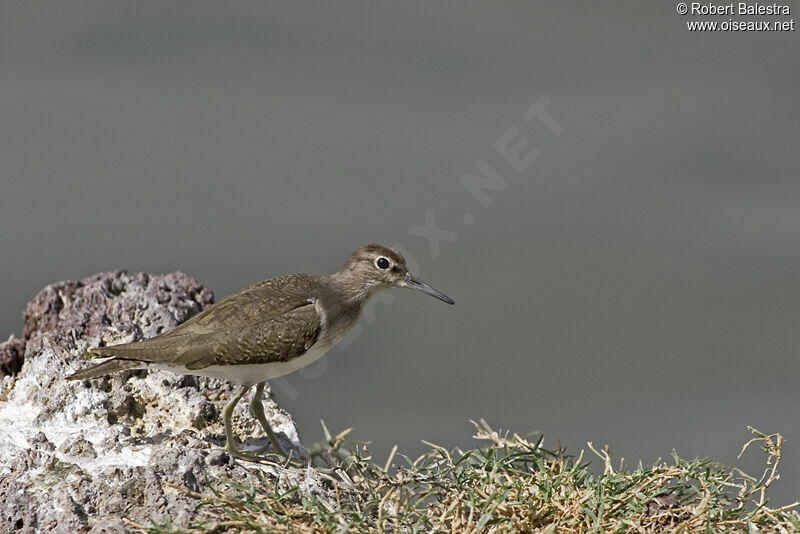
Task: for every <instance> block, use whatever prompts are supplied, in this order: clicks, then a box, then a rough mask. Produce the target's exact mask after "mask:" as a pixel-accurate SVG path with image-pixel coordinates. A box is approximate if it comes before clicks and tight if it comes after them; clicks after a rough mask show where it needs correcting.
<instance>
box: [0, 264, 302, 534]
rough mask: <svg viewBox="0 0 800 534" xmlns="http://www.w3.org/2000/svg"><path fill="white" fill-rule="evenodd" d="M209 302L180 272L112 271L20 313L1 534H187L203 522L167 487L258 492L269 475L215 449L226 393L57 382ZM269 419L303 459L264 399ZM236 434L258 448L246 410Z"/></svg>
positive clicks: (122, 377) (293, 434) (2, 430)
mask: <svg viewBox="0 0 800 534" xmlns="http://www.w3.org/2000/svg"><path fill="white" fill-rule="evenodd" d="M212 298H213V297H212V294H211V292H210V291H209V290H208V289H206V288H204V287H203V286H202V285H200V284H199V283H198V282H197V281H195V280H194V279H192V278H190V277H189V276H187V275H185V274H183V273H181V272H175V273H170V274H165V275H148V274H144V273H127V272H125V271H115V272H107V273H99V274H96V275H93V276H90V277H88V278H85V279H83V280H80V281H67V282H58V283H55V284H52V285H50V286H47V287H46V288H45V289H43V290H42V291H41V292H40V293H39V294H38V295H37V296H36V297H35V298H34V300H33V301H31V302H30V303H29V304H28V306H27V308H26V310H25V313H24V317H25V323H26V326H25V331H24V333H23V338H22V339H19V338H16V337H14V336H12V337H11V338H9V340H8V341H7V342H5V343H2V344H0V368H1V370H0V373H2V374H0V533H5V532H15V533H37V532H55V533H59V532H97V533H99V532H127V531H129V530H130V528H129V525H130V523H126V522H125V521H126V520H130V521H134V522H136V523H138V524H141V525H150V520H151V519H152V520H155V521H159V520H161V519H162V518H165V517H166V516H169V517H170V519H171V520H172V522H173V525H175V526H177V527H181V526H188V525H189V524H191V522H192V521H195V520H197V518H198V514H199V513H202V509H201V510H200V511H198V510H197V501H194V500H191V499H190V498H188V497H186V496H184V495H183V494H181V493H180V492H178V491H175V490H174V489H173V488H171V487H170V486H169V485H170V484H174V485H178V486H181V487H184V488H186V489H188V490H192V491H202V484H203V481H205V480H207V479H209V480H217V479H228V480H234V481H237V482H239V483H242V484H258V483H261V482H263V481H264V480H266V479H273V478H274V477H276V476H277V475H278V471H279V469H278V468H275V467H273V466H268V465H260V464H252V463H242V462H239V461H234V460H233V459H232V458H231V457H230V456H229V455H228V454H227V453H225V452H224V451H222V450H220V447H221V446H222V445H224V443H225V438H224V431H223V425H222V421H221V420H220V413H221V411H222V407H223V406H224V404H225V402H227V400H228V399H229V398H230V396H231V395H232V394H233V393H234V391H235V386H233V385H230V384H228V383H226V382H224V381H218V380H212V379H207V378H200V377H194V376H179V375H175V374H171V373H168V372H163V371H127V372H124V373H117V374H114V375H109V376H107V377H103V378H99V379H95V380H91V381H84V382H71V381H70V382H68V381H66V380H65V377H66V376H69V375H70V374H71V373H73V372H74V371H76V370H78V369H80V368H83V367H85V366H87V365H88V362H86V361H84V360H83V359H82V358H83V354H84V352H85V350H86V349H87V348H89V347H94V346H98V345H100V344H105V345H111V344H115V343H122V342H128V341H138V340H141V339H146V338H149V337H152V336H155V335H157V334H159V333H161V332H164V331H166V330H168V329H170V328H173V327H174V326H176V325H177V324H179V323H181V322H182V321H185V320H186V319H188V318H189V317H191V316H192V315H194V314H196V313H198V312H200V311H201V310H202V309H203V308H204V307H206V306H208V305H209V304H210V303H211V302H212ZM23 355H24V361H23V362H22V363H21V366H20V361H21V359H22V356H23ZM20 367H21V368H20ZM265 409H266V413H267V417H268V418H269V419H270V421H271V422H272V424H273V428H274V429H275V431H276V432H277V433H278V435H279V436H281V437H283V438H285V439H283V443H284V447H286V448H287V449H288V450H292V451H293V452H294V454H297V455H301V456H307V452H306V451H305V449H304V448H303V446H302V445H301V443H300V440H299V438H298V434H297V428H296V427H295V424H294V422H293V421H292V419H291V417H290V416H289V415H288V414H287V413H286V412H284V411H282V410H280V409H279V408H278V407H277V405H276V404H275V402H274V401H273V400H272V399H271V397H270V398H267V400H266V402H265ZM234 427H235V431H236V433H237V435H238V436H239V437H240V438H241V439H245V445H246V446H248V447H256V446H261V445H264V444H266V443H267V442H268V441H267V440H266V438H265V437H264V436H263V432H262V430H261V428H260V427H259V425H258V423H257V422H256V421H255V420H254V419H253V418H252V417H251V416H250V414H249V413H248V403H246V402H241V403H239V405H238V406H237V410H236V412H235V413H234ZM281 476H282V477H283V478H285V479H286V480H287V481H288V482H291V479H292V478H293V477H297V476H300V475H297V474H292V473H291V472H288V473H287V472H283V471H281ZM309 477H311V478H309ZM313 479H314V477H313V476H312V475H311V471H309V472H308V473H306V474H305V475H303V481H304V483H307V482H308V480H311V482H312V484H313Z"/></svg>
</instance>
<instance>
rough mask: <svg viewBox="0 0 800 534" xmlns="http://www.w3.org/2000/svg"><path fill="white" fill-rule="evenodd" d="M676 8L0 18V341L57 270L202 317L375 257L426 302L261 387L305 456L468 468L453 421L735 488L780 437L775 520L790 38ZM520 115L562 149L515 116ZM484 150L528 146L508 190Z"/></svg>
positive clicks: (10, 12) (386, 316) (786, 251)
mask: <svg viewBox="0 0 800 534" xmlns="http://www.w3.org/2000/svg"><path fill="white" fill-rule="evenodd" d="M675 8H676V4H675V3H671V2H656V3H642V2H635V1H630V2H617V3H614V5H613V6H610V5H605V3H604V4H603V5H601V4H600V3H592V4H589V3H577V2H558V1H552V2H535V3H534V2H502V3H498V2H467V1H459V2H435V3H430V2H418V3H417V2H415V3H411V2H404V3H384V2H337V3H335V4H333V3H328V2H316V3H311V2H304V3H302V5H301V4H300V3H295V2H282V3H281V2H270V3H261V2H237V1H232V2H226V3H224V4H220V3H216V2H199V1H192V2H172V3H169V5H165V4H164V3H163V2H135V3H130V2H105V1H104V2H80V3H76V2H59V3H49V4H47V5H46V6H44V5H42V4H35V3H30V2H22V1H20V2H16V1H6V2H4V3H3V7H2V8H0V10H1V11H2V16H0V250H2V257H3V259H2V261H0V278H1V279H2V280H3V282H2V284H0V291H1V292H2V293H1V296H2V306H1V307H0V333H2V336H3V337H5V336H6V335H8V334H10V333H11V332H17V333H18V334H19V333H21V330H22V320H21V310H22V309H23V308H24V306H25V304H26V303H27V302H28V300H30V299H31V298H32V297H33V296H34V295H35V294H36V293H37V292H38V291H39V290H40V289H41V288H42V287H43V286H45V285H47V284H49V283H51V282H53V281H56V280H62V279H75V278H81V277H84V276H87V275H89V274H92V273H94V272H97V271H104V270H111V269H118V268H124V269H128V270H133V271H135V270H142V271H147V272H169V271H173V270H183V271H185V272H186V273H188V274H190V275H192V276H194V277H196V278H197V279H198V280H199V281H201V282H202V283H204V284H206V285H207V286H208V287H210V288H211V289H213V291H214V292H215V294H216V296H217V298H218V299H219V298H221V297H223V296H225V295H227V294H229V293H231V292H233V291H236V290H238V289H240V288H241V287H244V286H246V285H248V284H250V283H252V282H255V281H258V280H261V279H265V278H269V277H273V276H278V275H281V274H285V273H291V272H310V273H328V272H333V271H335V270H337V269H338V268H339V267H340V266H341V265H342V264H343V263H344V261H345V259H346V258H347V256H348V255H349V253H350V252H351V251H352V250H353V249H355V248H356V247H358V246H359V245H361V244H363V243H366V242H370V241H378V242H381V243H385V244H389V245H392V244H398V245H400V246H402V247H403V248H404V250H406V251H407V252H408V253H409V254H410V255H411V256H413V258H414V259H415V263H417V264H418V265H419V272H420V274H421V276H422V278H423V279H425V280H426V281H428V282H429V283H431V284H432V285H434V286H435V287H437V288H439V289H441V290H442V291H444V292H445V293H447V294H449V295H451V296H452V297H453V298H454V299H455V300H456V306H454V307H450V306H446V305H444V304H442V303H441V302H438V301H436V300H434V299H431V298H429V297H426V296H424V295H420V294H415V293H412V292H410V291H405V292H404V291H395V292H393V293H392V294H391V301H392V302H391V303H389V302H387V301H386V300H381V301H378V302H377V303H376V305H375V306H374V307H373V308H372V311H371V313H370V314H369V316H368V317H367V318H366V319H365V320H364V321H362V329H361V330H360V331H359V332H357V334H356V335H354V336H351V337H350V338H348V339H347V340H346V343H345V344H344V346H343V348H340V349H339V348H337V349H334V350H333V351H331V353H330V354H329V355H328V356H327V357H326V358H325V359H324V360H322V361H321V363H319V364H317V365H315V366H314V367H312V368H309V369H308V370H307V371H305V372H304V373H303V374H295V375H292V376H290V377H287V378H286V379H283V380H280V381H276V383H274V384H273V390H274V391H275V394H276V395H277V397H278V400H279V402H280V403H281V404H282V406H283V407H284V408H286V409H287V410H289V411H290V412H291V413H292V414H293V415H294V417H295V418H296V420H297V421H298V423H299V426H300V430H301V432H302V434H303V436H304V438H305V440H306V441H307V442H308V443H313V442H314V441H317V440H319V439H321V438H322V430H321V428H320V425H319V420H320V419H324V420H325V422H326V424H327V425H328V427H329V428H330V429H331V431H332V432H338V431H340V430H342V429H344V428H347V427H350V426H353V427H355V432H354V434H352V435H353V436H355V437H356V438H359V439H363V440H368V441H371V442H372V445H371V447H372V450H373V451H374V454H375V457H376V459H378V460H379V461H381V462H382V461H383V460H384V459H385V458H386V456H387V455H388V453H389V450H390V449H391V447H392V445H394V444H398V445H399V446H400V450H401V452H405V453H407V454H409V455H413V454H415V453H418V452H420V451H422V450H423V449H424V448H425V446H424V445H422V444H421V443H420V439H426V440H429V441H432V442H435V443H438V444H441V445H446V446H461V447H469V446H472V445H474V442H473V441H472V440H471V435H472V427H471V425H470V424H469V422H468V421H469V419H475V418H479V417H484V418H486V419H487V421H489V422H490V424H492V425H493V426H494V427H495V428H503V429H512V430H514V431H517V432H520V433H524V432H528V431H541V432H543V433H544V434H545V436H546V444H547V443H549V444H550V445H551V446H555V443H556V440H557V439H560V440H561V441H562V443H564V444H565V445H566V446H567V447H568V450H569V451H571V452H578V451H579V450H580V449H582V448H585V447H586V442H587V441H592V442H593V443H594V445H595V446H597V447H600V446H602V445H603V444H609V445H610V447H611V450H612V452H613V454H614V456H615V457H616V458H617V459H618V458H619V457H620V456H622V457H624V458H625V459H626V462H630V463H635V462H637V461H638V460H640V459H641V460H643V461H645V462H652V461H654V460H656V459H657V458H658V457H665V458H666V457H668V455H669V454H670V452H671V451H672V449H673V448H675V449H677V451H678V452H679V453H680V454H682V455H684V456H689V457H693V456H695V455H700V456H711V457H714V458H716V459H719V460H721V461H723V462H727V463H729V464H731V465H736V466H740V467H742V468H744V469H745V470H747V471H750V472H753V473H754V474H760V471H759V470H760V469H761V461H762V457H761V456H760V454H759V453H758V452H757V450H755V449H753V450H752V451H749V452H748V453H747V454H746V455H745V457H744V458H743V460H741V461H737V459H736V455H737V454H738V452H739V450H740V448H741V445H742V444H743V443H744V442H745V441H747V440H748V439H749V437H750V435H749V433H748V430H747V425H752V426H754V427H756V428H758V429H760V430H762V431H765V432H781V433H782V434H783V435H784V436H785V437H786V438H787V440H788V441H787V445H786V448H785V451H784V456H785V459H784V461H783V463H782V469H781V472H782V473H783V478H782V479H781V480H780V481H778V482H777V483H776V484H775V486H774V489H775V493H774V495H775V496H776V498H777V499H778V502H774V504H786V503H788V502H790V501H791V500H794V499H796V498H797V497H798V496H800V425H798V423H800V393H799V392H798V376H799V372H800V358H798V348H799V345H800V343H799V342H800V334H799V333H798V332H799V329H798V317H799V316H800V284H798V273H799V272H800V180H798V171H797V169H798V167H800V151H799V150H798V146H800V121H799V120H798V119H800V99H798V94H800V69H798V61H797V58H798V52H800V46H798V35H797V32H787V33H752V32H735V33H722V32H718V33H690V32H688V31H687V29H686V21H687V20H690V19H692V18H694V19H698V20H718V21H722V20H727V18H728V17H705V18H704V17H689V16H686V17H682V16H680V15H678V14H677V13H676V10H675ZM734 18H739V17H734ZM773 18H779V19H780V20H788V19H789V18H791V17H773ZM742 19H746V17H742ZM542 99H544V100H542ZM537 102H539V103H540V104H541V105H544V104H545V103H546V106H545V109H546V110H547V112H548V114H549V115H550V116H551V118H552V120H553V121H555V122H556V123H557V124H558V126H560V127H561V129H562V130H561V135H558V136H556V135H554V134H553V129H552V128H548V127H547V125H546V124H545V123H543V122H542V121H540V120H538V119H534V120H532V121H530V122H526V121H525V120H524V118H523V114H524V112H525V111H526V110H527V109H529V108H530V107H531V106H532V105H534V104H535V103H537ZM550 126H553V124H552V122H551V123H550ZM511 128H516V132H518V133H517V134H514V130H511V132H512V135H516V137H513V139H512V142H510V143H506V144H513V143H514V142H516V141H519V139H520V138H524V139H525V140H527V142H528V146H527V148H525V150H524V151H523V152H524V153H527V151H528V150H530V149H531V147H533V146H535V147H536V148H537V149H538V150H539V151H540V153H541V154H540V156H539V157H538V158H537V159H536V160H535V161H533V162H532V163H531V164H530V165H528V166H527V167H526V168H525V169H524V170H523V172H517V171H516V170H514V169H513V167H512V166H510V165H509V163H508V162H507V161H506V160H505V159H503V157H501V156H500V155H499V153H498V151H497V150H496V149H495V147H494V145H495V143H496V142H497V141H498V139H500V138H501V137H502V136H503V135H504V134H506V133H507V132H509V130H510V129H511ZM478 160H485V162H486V163H487V164H488V165H490V166H491V167H492V169H494V170H495V171H496V172H497V173H498V174H499V175H500V176H501V177H502V178H503V180H505V182H506V187H505V189H504V190H491V189H487V190H485V195H486V196H487V198H488V200H489V201H490V203H489V205H488V206H484V205H483V204H482V203H481V202H479V201H478V199H477V198H476V196H475V195H474V194H472V193H471V192H470V191H469V190H468V189H467V188H465V187H464V186H463V185H462V183H461V177H462V176H463V175H479V171H478V168H477V167H476V164H477V162H478ZM500 189H502V188H500ZM479 196H480V195H479ZM484 200H486V198H484ZM426 214H427V215H428V221H427V226H426ZM467 222H469V223H471V224H467ZM415 227H416V228H415ZM431 228H434V229H435V230H431ZM442 232H444V233H442ZM429 235H435V236H436V239H434V240H431V239H428V238H427V237H426V236H429Z"/></svg>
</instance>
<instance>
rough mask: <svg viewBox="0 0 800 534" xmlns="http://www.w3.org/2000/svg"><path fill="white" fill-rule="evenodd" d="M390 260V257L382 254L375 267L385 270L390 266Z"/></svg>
mask: <svg viewBox="0 0 800 534" xmlns="http://www.w3.org/2000/svg"><path fill="white" fill-rule="evenodd" d="M389 265H391V264H390V262H389V260H388V259H386V258H384V257H383V256H380V257H379V258H378V259H376V260H375V267H377V268H378V269H381V270H384V269H388V268H389Z"/></svg>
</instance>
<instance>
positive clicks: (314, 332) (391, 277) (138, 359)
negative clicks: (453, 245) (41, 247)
mask: <svg viewBox="0 0 800 534" xmlns="http://www.w3.org/2000/svg"><path fill="white" fill-rule="evenodd" d="M389 288H407V289H414V290H418V291H421V292H423V293H426V294H428V295H431V296H433V297H435V298H437V299H439V300H441V301H444V302H446V303H447V304H455V302H454V301H453V299H451V298H450V297H448V296H447V295H445V294H444V293H442V292H441V291H439V290H437V289H434V288H433V287H431V286H430V285H428V284H426V283H425V282H423V281H422V280H420V279H419V278H418V277H417V276H415V275H413V274H411V273H410V272H409V270H408V266H407V264H406V260H405V258H404V257H403V255H402V254H400V253H399V252H398V251H396V250H394V249H392V248H390V247H386V246H383V245H379V244H377V243H369V244H366V245H363V246H361V247H359V248H358V249H357V250H356V251H355V252H353V253H352V254H351V255H350V257H349V258H348V259H347V262H346V263H345V265H344V267H342V268H341V269H340V270H339V271H337V272H335V273H333V274H330V275H309V274H291V275H286V276H281V277H278V278H271V279H269V280H264V281H262V282H258V283H255V284H253V285H250V286H248V287H246V288H244V289H242V290H240V291H238V292H236V293H234V294H232V295H230V296H228V297H226V298H224V299H222V300H220V301H219V302H217V303H215V304H212V305H211V306H209V307H208V308H206V309H205V310H203V311H202V312H201V313H199V314H197V315H195V316H193V317H191V318H189V319H188V320H187V321H185V322H183V323H181V324H180V325H178V326H177V327H175V328H174V329H172V330H170V331H167V332H165V333H162V334H160V335H158V336H155V337H153V338H150V339H147V340H143V341H138V342H132V343H123V344H119V345H111V346H104V347H97V348H92V349H89V350H88V351H87V353H88V356H89V357H90V358H105V361H103V362H102V363H99V364H96V365H94V366H93V367H89V368H87V369H83V370H79V371H77V372H76V373H74V374H72V375H71V376H69V377H68V380H88V379H92V378H97V377H101V376H104V375H107V374H110V373H114V372H118V371H125V370H132V369H159V370H166V371H171V372H173V373H177V374H183V375H186V374H190V375H198V376H206V377H211V378H220V379H224V380H228V381H230V382H233V383H235V384H237V385H238V386H239V388H238V390H237V392H236V394H235V395H234V396H233V397H232V398H231V399H230V401H229V402H228V403H227V404H226V405H225V407H224V409H223V411H222V416H223V422H224V424H225V437H226V445H225V449H226V450H227V452H228V453H229V454H231V455H232V456H234V457H236V458H239V459H241V460H250V461H258V460H259V456H258V453H261V452H264V451H265V450H266V448H264V449H261V450H259V451H256V453H252V452H250V451H245V450H242V449H240V448H239V447H238V446H237V445H236V439H235V436H234V434H233V429H232V425H231V419H232V415H233V410H234V408H235V407H236V405H237V404H238V403H239V401H240V400H241V399H242V397H244V395H245V394H246V393H247V392H248V391H249V390H250V389H251V388H252V387H253V386H255V387H256V389H255V393H254V395H253V397H252V400H251V402H250V410H251V412H252V414H253V416H255V418H256V419H257V420H258V422H259V423H260V425H261V427H262V428H263V430H264V431H265V432H266V434H267V436H268V437H269V440H270V443H271V444H272V449H273V452H274V453H276V454H279V455H281V456H284V457H287V458H288V455H287V454H286V451H285V450H284V449H283V447H282V446H281V444H280V442H279V441H278V438H277V436H276V435H275V432H274V431H273V430H272V427H271V426H270V424H269V422H268V421H267V418H266V416H265V415H264V407H263V404H262V397H263V394H264V387H265V386H266V383H267V381H268V380H271V379H273V378H277V377H279V376H283V375H286V374H289V373H291V372H294V371H297V370H298V369H301V368H303V367H305V366H307V365H310V364H311V363H313V362H315V361H316V360H318V359H319V358H321V357H322V356H323V355H324V354H325V353H326V352H328V351H329V350H330V349H331V348H332V347H333V346H335V345H336V344H337V343H338V342H339V341H341V340H342V338H343V337H344V336H345V335H346V334H347V333H348V332H349V331H350V330H351V329H352V328H353V326H355V324H356V322H357V321H358V319H359V317H360V316H361V312H362V311H363V310H364V306H365V305H366V303H367V302H368V301H369V299H370V297H372V296H373V295H375V294H376V293H377V292H379V291H382V290H385V289H389Z"/></svg>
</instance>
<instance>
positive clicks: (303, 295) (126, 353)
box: [89, 275, 322, 363]
mask: <svg viewBox="0 0 800 534" xmlns="http://www.w3.org/2000/svg"><path fill="white" fill-rule="evenodd" d="M312 294H313V279H312V278H311V277H308V276H305V275H290V276H284V277H281V278H273V279H271V280H266V281H264V282H259V283H257V284H254V285H252V286H250V287H247V288H245V289H243V290H241V291H239V292H238V293H234V294H233V295H230V296H228V297H226V298H224V299H223V300H221V301H219V302H217V303H216V304H213V305H211V306H209V307H208V308H206V309H205V310H204V311H203V312H201V313H199V314H197V315H195V316H194V317H192V318H190V319H189V320H187V321H185V322H184V323H181V324H180V325H178V326H177V327H175V328H174V329H172V330H170V331H169V332H166V333H164V334H161V335H159V336H156V337H154V338H151V339H147V340H144V341H138V342H133V343H123V344H120V345H112V346H109V347H98V348H95V349H91V350H90V351H89V352H90V353H91V354H93V355H95V356H102V357H109V356H111V357H117V358H120V359H129V360H139V361H146V362H164V363H172V362H175V361H177V360H181V359H185V360H187V361H199V360H201V359H202V358H200V356H201V354H207V353H211V352H214V351H217V352H221V353H227V354H233V353H234V352H235V351H234V349H233V344H234V343H237V344H240V345H241V346H242V347H243V348H242V350H241V351H240V352H242V353H243V354H244V353H248V352H251V350H252V348H253V347H252V346H251V345H252V343H256V342H257V344H261V345H264V349H265V350H273V351H274V350H275V348H274V347H272V348H270V347H269V346H268V345H269V343H270V340H271V339H272V338H273V337H275V336H278V335H280V336H283V337H284V338H285V337H287V336H290V337H291V334H290V332H288V331H283V332H282V331H280V330H281V328H282V326H280V325H281V324H282V323H283V324H286V325H290V324H293V325H294V326H292V327H290V328H294V327H297V324H296V323H297V321H300V320H301V319H300V318H301V317H302V320H304V321H308V322H309V324H311V325H314V324H316V325H317V326H316V327H313V326H312V327H309V328H311V330H312V331H313V330H314V329H315V328H316V329H318V331H317V334H316V336H317V337H318V335H319V331H321V324H322V321H321V319H320V317H319V315H318V314H317V312H316V309H314V306H313V302H314V300H313V299H312V298H311V295H312ZM299 309H306V310H305V311H302V312H298V313H297V314H293V313H292V312H294V311H295V310H299ZM312 310H313V313H312ZM300 330H302V331H307V330H308V328H306V329H303V328H301V329H300ZM270 331H272V332H274V334H268V332H270ZM312 337H313V336H312ZM276 339H277V338H276ZM308 339H311V337H309V338H308ZM308 339H306V340H304V342H305V341H308ZM253 340H256V341H253ZM313 341H316V337H313ZM313 341H312V344H313ZM215 347H219V349H218V350H217V349H216V348H215ZM290 351H291V350H290ZM303 352H305V350H304V351H303ZM189 354H194V355H195V357H190V356H189ZM300 354H302V352H301V353H300ZM220 357H222V356H220ZM231 357H232V356H231ZM265 357H269V356H265ZM276 357H278V358H279V357H281V356H280V355H277V356H276Z"/></svg>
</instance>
